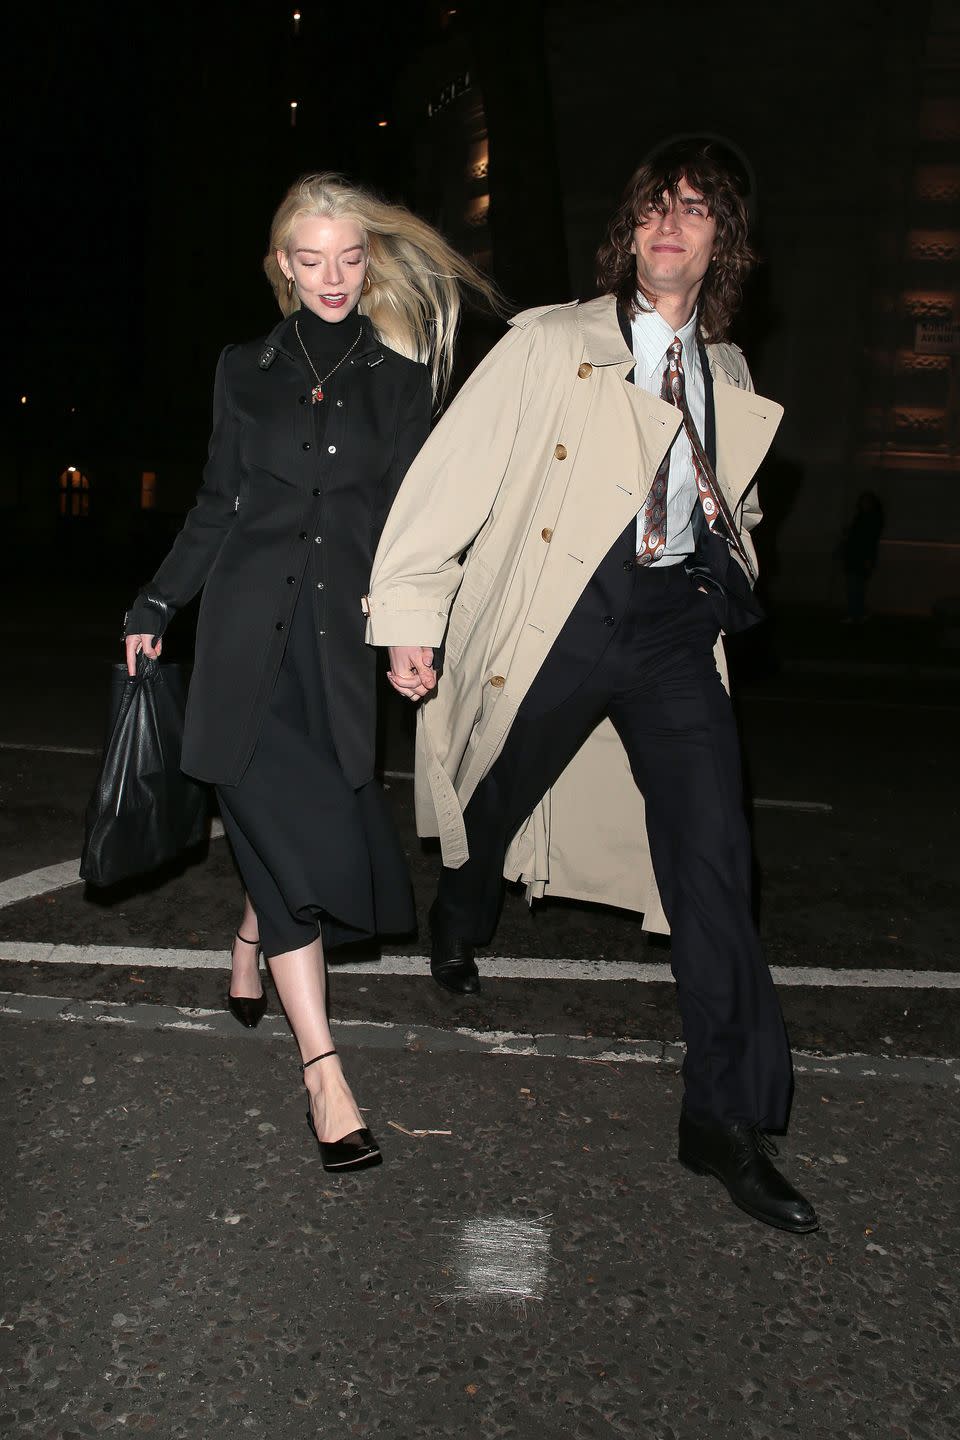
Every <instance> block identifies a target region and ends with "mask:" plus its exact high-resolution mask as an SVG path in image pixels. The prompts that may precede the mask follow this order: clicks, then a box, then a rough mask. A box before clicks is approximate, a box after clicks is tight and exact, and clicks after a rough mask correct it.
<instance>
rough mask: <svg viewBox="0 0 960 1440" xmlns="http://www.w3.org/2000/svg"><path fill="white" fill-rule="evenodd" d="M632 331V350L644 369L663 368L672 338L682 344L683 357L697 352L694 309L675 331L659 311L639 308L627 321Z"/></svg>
mask: <svg viewBox="0 0 960 1440" xmlns="http://www.w3.org/2000/svg"><path fill="white" fill-rule="evenodd" d="M630 329H631V331H632V334H633V353H634V356H635V357H636V359H637V360H638V361H639V362H641V363H642V364H643V365H644V366H645V367H646V369H647V370H656V369H657V368H658V367H662V365H663V363H664V361H665V360H666V354H667V348H668V346H670V345H672V344H673V341H674V339H677V340H679V341H680V342H681V343H682V345H683V357H684V359H692V356H693V355H695V354H696V348H697V347H696V334H697V312H696V310H694V312H693V314H692V315H691V316H690V319H689V320H688V321H687V323H686V325H684V326H683V328H682V329H680V330H674V329H672V328H671V326H669V325H668V324H667V322H666V320H664V318H663V316H662V315H661V314H660V312H659V310H647V309H638V310H637V313H636V315H635V316H634V318H633V320H632V321H631V324H630Z"/></svg>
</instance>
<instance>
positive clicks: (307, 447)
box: [300, 440, 312, 450]
mask: <svg viewBox="0 0 960 1440" xmlns="http://www.w3.org/2000/svg"><path fill="white" fill-rule="evenodd" d="M300 449H301V450H310V449H312V446H311V444H310V441H309V440H304V442H303V444H302V445H301V446H300Z"/></svg>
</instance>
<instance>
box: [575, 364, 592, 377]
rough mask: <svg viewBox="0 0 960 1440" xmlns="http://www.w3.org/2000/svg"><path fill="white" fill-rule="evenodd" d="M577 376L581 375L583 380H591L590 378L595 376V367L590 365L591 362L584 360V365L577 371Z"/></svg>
mask: <svg viewBox="0 0 960 1440" xmlns="http://www.w3.org/2000/svg"><path fill="white" fill-rule="evenodd" d="M577 374H578V375H579V377H580V379H581V380H589V379H590V376H591V375H592V374H593V366H592V365H591V364H590V362H589V360H584V362H583V364H582V365H581V366H580V369H579V370H578V371H577Z"/></svg>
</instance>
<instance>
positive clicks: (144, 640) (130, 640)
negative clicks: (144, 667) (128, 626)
mask: <svg viewBox="0 0 960 1440" xmlns="http://www.w3.org/2000/svg"><path fill="white" fill-rule="evenodd" d="M123 643H124V646H125V647H126V651H127V674H128V675H136V673H137V656H138V655H139V653H140V651H141V650H142V651H143V653H144V655H146V657H147V659H148V660H158V659H159V658H160V651H161V650H162V649H163V641H162V640H158V641H157V643H156V645H154V643H153V636H152V635H128V636H127V637H126V639H125V640H124V642H123Z"/></svg>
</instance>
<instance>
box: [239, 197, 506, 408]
mask: <svg viewBox="0 0 960 1440" xmlns="http://www.w3.org/2000/svg"><path fill="white" fill-rule="evenodd" d="M317 215H319V216H324V217H327V218H329V219H332V220H341V219H350V220H355V221H356V222H357V224H358V225H359V226H360V228H361V230H362V231H363V234H364V241H365V244H366V249H367V258H368V267H367V275H366V279H367V280H368V281H369V285H370V288H369V291H368V293H367V294H365V295H364V296H363V298H362V299H361V301H360V306H359V308H360V311H361V313H362V314H364V315H366V316H368V318H369V320H370V323H371V324H372V325H373V328H374V329H375V330H376V332H377V335H378V336H379V338H380V339H381V340H382V341H383V343H384V344H385V345H388V346H389V347H390V349H391V350H397V351H399V353H400V354H401V355H406V356H407V357H408V358H409V359H411V360H420V361H422V363H423V364H425V365H426V366H427V367H428V368H429V370H430V379H431V382H432V385H433V393H434V396H435V397H437V398H441V399H442V397H443V395H444V393H445V391H446V389H447V386H448V384H449V382H450V374H451V371H452V369H453V345H454V340H455V338H456V333H457V325H458V323H459V319H460V305H461V298H462V291H463V290H464V289H466V290H468V291H472V292H473V294H474V295H475V296H476V297H478V298H479V299H480V300H481V301H482V302H485V303H486V305H487V306H489V308H490V309H491V310H493V311H494V313H496V314H498V315H501V316H502V315H503V314H504V309H505V306H504V301H503V298H502V296H501V295H500V292H499V291H498V290H497V287H496V286H495V285H494V284H493V282H492V281H490V280H488V279H487V277H486V276H485V275H484V274H482V272H481V271H480V270H478V269H477V268H476V266H475V265H472V264H471V263H470V261H469V260H466V259H465V258H464V257H463V256H462V255H460V254H458V252H457V251H456V250H454V249H453V247H452V246H451V245H448V244H447V242H446V240H444V238H443V236H442V235H440V234H439V233H438V232H437V231H436V230H434V228H433V226H432V225H428V224H427V223H426V221H425V220H420V219H419V218H418V217H417V216H416V215H414V214H413V213H412V212H411V211H410V210H407V209H406V207H405V206H403V205H390V204H387V202H386V201H384V200H380V199H379V198H378V197H377V196H376V195H373V194H371V192H370V191H369V190H364V189H362V188H361V187H360V186H358V185H351V184H350V183H349V182H348V181H347V180H345V179H344V178H343V176H342V175H336V174H334V173H332V172H330V171H321V172H320V173H318V174H314V175H304V176H303V178H302V179H300V180H298V181H297V183H296V184H295V185H293V186H291V188H290V190H289V191H288V192H287V194H286V196H285V197H284V199H283V202H282V204H281V205H280V208H279V209H278V210H277V213H276V214H275V215H274V217H273V223H272V224H271V226H270V249H269V250H268V252H267V254H266V255H265V256H264V260H263V268H264V271H265V272H266V276H267V279H268V280H269V282H270V285H271V287H272V288H273V292H274V294H275V295H276V297H277V304H278V305H279V306H280V309H281V310H282V311H283V313H284V315H292V314H293V312H294V311H295V310H299V308H300V299H299V296H298V295H297V292H296V289H294V291H293V294H292V295H288V294H287V279H286V276H285V275H284V273H283V271H282V270H281V269H280V266H279V264H278V263H277V251H278V250H281V251H283V252H284V253H286V254H288V253H289V247H290V240H291V237H292V233H293V227H294V226H295V225H296V223H297V221H298V220H300V219H303V218H304V217H305V216H317Z"/></svg>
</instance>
